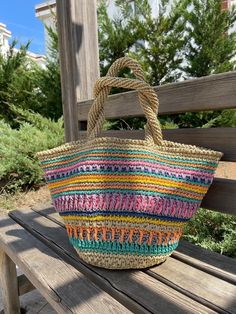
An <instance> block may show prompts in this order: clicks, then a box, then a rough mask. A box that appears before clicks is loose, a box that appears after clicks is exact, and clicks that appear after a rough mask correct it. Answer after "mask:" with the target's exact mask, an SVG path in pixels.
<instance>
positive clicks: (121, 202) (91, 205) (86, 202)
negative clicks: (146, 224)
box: [53, 193, 200, 218]
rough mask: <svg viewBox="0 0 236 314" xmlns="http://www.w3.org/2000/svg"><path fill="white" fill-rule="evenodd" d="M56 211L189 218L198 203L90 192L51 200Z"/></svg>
mask: <svg viewBox="0 0 236 314" xmlns="http://www.w3.org/2000/svg"><path fill="white" fill-rule="evenodd" d="M53 203H54V206H55V208H56V210H57V211H58V212H64V211H71V210H73V211H77V210H78V211H84V212H92V211H97V210H99V211H100V212H101V213H102V212H103V211H120V212H121V214H122V212H123V211H124V212H134V211H135V212H145V213H149V214H158V215H164V216H169V217H181V218H191V217H192V216H193V214H194V213H195V212H196V210H197V208H198V207H199V205H200V202H199V203H191V202H184V201H180V200H173V199H166V198H161V197H155V196H144V195H124V194H118V193H114V194H112V195H110V194H106V193H105V194H92V195H74V196H70V195H64V196H61V197H58V198H56V199H54V200H53Z"/></svg>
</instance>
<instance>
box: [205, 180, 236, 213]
mask: <svg viewBox="0 0 236 314" xmlns="http://www.w3.org/2000/svg"><path fill="white" fill-rule="evenodd" d="M201 207H204V208H207V209H212V210H215V211H218V212H222V213H226V214H231V215H236V180H229V179H220V178H215V179H214V181H213V183H212V185H211V186H210V188H209V190H208V192H207V194H206V196H205V197H204V199H203V201H202V203H201Z"/></svg>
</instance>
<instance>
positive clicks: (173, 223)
mask: <svg viewBox="0 0 236 314" xmlns="http://www.w3.org/2000/svg"><path fill="white" fill-rule="evenodd" d="M63 219H64V220H65V221H69V220H84V221H89V220H91V221H103V220H104V221H106V220H109V221H125V222H132V223H152V224H155V225H168V226H184V225H185V224H186V222H178V221H177V222H176V221H163V220H160V219H152V218H138V217H122V216H107V217H106V216H101V215H98V216H95V217H86V216H73V215H71V216H63Z"/></svg>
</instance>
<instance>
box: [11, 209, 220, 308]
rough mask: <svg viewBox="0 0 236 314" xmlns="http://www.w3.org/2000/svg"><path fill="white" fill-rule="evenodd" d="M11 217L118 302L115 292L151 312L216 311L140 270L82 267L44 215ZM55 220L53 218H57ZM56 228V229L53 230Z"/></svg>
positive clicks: (28, 213) (60, 230) (29, 213)
mask: <svg viewBox="0 0 236 314" xmlns="http://www.w3.org/2000/svg"><path fill="white" fill-rule="evenodd" d="M10 215H11V217H13V218H14V219H15V220H16V221H17V222H18V223H20V224H22V225H24V227H25V228H27V229H28V230H29V231H30V232H32V233H33V234H34V235H35V236H37V237H38V238H39V239H40V240H41V241H44V243H46V244H47V245H49V246H50V247H53V250H55V251H56V252H58V254H60V255H61V256H63V259H66V260H68V262H69V263H71V264H72V265H73V266H74V267H76V268H78V269H79V270H80V271H81V272H83V273H85V274H86V276H88V277H89V278H90V279H91V280H93V281H94V282H96V284H97V285H99V286H100V287H102V288H103V289H107V287H106V285H105V283H106V284H107V283H109V284H110V289H109V292H110V293H111V294H113V293H114V292H115V295H113V297H115V298H116V299H117V300H119V301H120V302H121V300H120V294H117V292H118V291H119V293H122V294H123V295H126V297H127V296H128V297H129V298H131V299H132V300H133V301H134V302H135V303H136V305H142V306H143V307H144V308H146V309H147V310H149V311H151V312H152V313H167V312H168V313H195V312H196V313H201V312H203V313H211V312H215V311H213V310H211V309H210V308H209V307H205V306H203V305H201V304H198V303H197V302H196V301H193V300H192V299H191V298H189V297H187V296H185V295H184V294H182V293H180V292H178V291H176V290H175V289H173V288H171V287H168V286H167V285H165V284H163V283H161V282H159V281H157V280H155V279H154V278H152V277H150V276H148V275H147V274H144V273H142V272H140V271H128V272H127V271H108V270H105V269H100V268H96V267H92V266H90V265H87V264H85V263H84V262H83V261H81V260H80V259H79V258H78V257H77V254H76V253H75V251H74V249H73V248H72V247H71V246H70V245H69V242H68V240H67V238H66V237H67V235H66V232H65V230H64V229H63V228H62V227H60V226H58V225H57V224H55V222H54V221H52V220H49V219H47V218H45V217H43V216H41V217H40V215H39V214H38V213H36V212H34V213H33V212H32V211H31V210H27V211H23V212H22V211H14V212H11V213H10ZM55 217H56V216H55ZM55 217H53V218H54V219H56V218H55ZM55 225H56V226H58V228H57V229H55V228H56V227H55ZM55 230H56V232H55ZM101 285H102V286H101ZM114 289H115V290H114ZM123 302H124V299H123ZM126 306H127V307H128V308H129V309H130V310H132V311H133V312H135V313H138V312H137V310H136V311H135V310H134V308H132V309H131V308H130V304H128V303H126Z"/></svg>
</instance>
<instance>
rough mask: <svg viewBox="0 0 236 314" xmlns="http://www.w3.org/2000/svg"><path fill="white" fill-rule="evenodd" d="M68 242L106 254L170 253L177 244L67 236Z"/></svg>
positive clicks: (80, 247) (81, 248) (82, 249)
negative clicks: (82, 238)
mask: <svg viewBox="0 0 236 314" xmlns="http://www.w3.org/2000/svg"><path fill="white" fill-rule="evenodd" d="M69 240H70V243H71V244H72V245H73V246H74V247H76V248H77V249H80V250H81V251H91V252H100V253H108V254H133V255H163V254H167V253H171V252H172V251H173V250H175V249H176V247H177V246H178V241H177V242H175V243H174V244H172V245H164V244H163V245H147V244H141V245H139V244H137V243H128V242H124V243H119V242H112V241H94V240H92V241H89V240H80V239H79V238H78V239H76V238H69Z"/></svg>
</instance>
